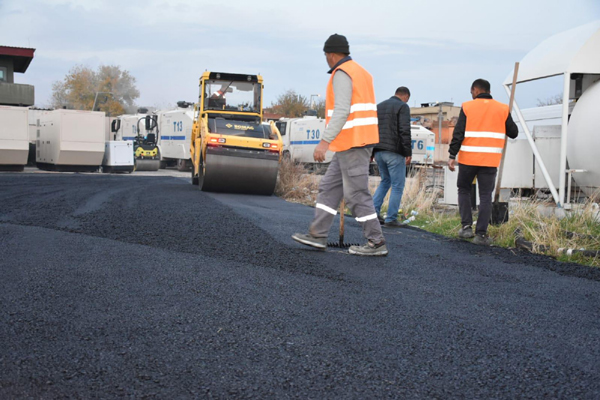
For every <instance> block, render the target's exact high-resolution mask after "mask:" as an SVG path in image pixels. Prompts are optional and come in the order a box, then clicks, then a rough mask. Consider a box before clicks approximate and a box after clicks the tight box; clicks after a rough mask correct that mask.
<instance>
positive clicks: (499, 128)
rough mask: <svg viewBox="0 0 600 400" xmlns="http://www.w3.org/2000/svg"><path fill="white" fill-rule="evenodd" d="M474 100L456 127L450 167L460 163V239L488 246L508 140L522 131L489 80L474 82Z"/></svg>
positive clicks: (451, 168)
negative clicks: (474, 204)
mask: <svg viewBox="0 0 600 400" xmlns="http://www.w3.org/2000/svg"><path fill="white" fill-rule="evenodd" d="M471 97H472V98H473V100H472V101H467V102H466V103H463V105H462V108H461V110H460V115H459V116H458V121H457V122H456V126H455V127H454V133H453V135H452V142H450V148H449V150H448V152H449V153H450V155H449V158H450V159H449V161H448V168H449V169H450V171H454V169H455V168H456V164H457V161H458V166H459V168H458V180H457V186H458V209H459V211H460V218H461V226H462V228H461V229H460V230H459V231H458V236H459V237H461V238H463V239H470V238H472V237H473V236H474V239H473V243H475V244H480V245H485V246H487V245H490V244H491V239H490V238H489V236H488V235H487V228H488V224H489V223H490V217H491V215H492V192H493V191H494V186H495V185H496V172H497V170H498V167H499V165H500V161H501V159H502V149H503V147H504V143H505V141H506V140H507V139H506V137H507V136H508V137H509V138H511V139H514V138H516V137H517V135H518V134H519V128H518V127H517V125H516V124H515V122H514V121H513V119H512V116H511V115H510V112H509V109H508V105H506V104H502V103H500V102H498V101H496V100H494V99H493V98H492V95H491V94H490V83H489V82H488V81H486V80H485V79H477V80H475V81H474V82H473V84H472V85H471ZM457 157H458V158H457ZM475 177H477V185H478V186H479V216H478V217H477V226H476V229H475V235H473V228H472V227H471V226H472V225H473V215H472V213H471V186H472V183H473V179H474V178H475Z"/></svg>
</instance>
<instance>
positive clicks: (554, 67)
mask: <svg viewBox="0 0 600 400" xmlns="http://www.w3.org/2000/svg"><path fill="white" fill-rule="evenodd" d="M564 73H571V74H573V73H583V74H585V73H587V74H598V73H600V20H598V21H594V22H590V23H588V24H585V25H582V26H579V27H577V28H574V29H570V30H568V31H565V32H561V33H559V34H556V35H554V36H551V37H549V38H548V39H546V40H544V41H543V42H541V43H540V44H539V45H537V47H535V48H534V49H533V50H531V51H530V52H529V53H527V55H526V56H525V57H524V58H523V59H522V60H521V62H520V63H519V76H518V80H517V83H519V82H527V81H533V80H536V79H542V78H548V77H551V76H556V75H562V74H564ZM512 79H513V72H512V71H511V72H510V74H509V75H508V76H507V77H506V80H505V81H504V84H505V85H510V84H512Z"/></svg>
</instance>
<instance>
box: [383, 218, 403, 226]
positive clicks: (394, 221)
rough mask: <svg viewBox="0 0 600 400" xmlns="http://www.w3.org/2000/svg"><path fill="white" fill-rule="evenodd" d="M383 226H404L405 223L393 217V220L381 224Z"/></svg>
mask: <svg viewBox="0 0 600 400" xmlns="http://www.w3.org/2000/svg"><path fill="white" fill-rule="evenodd" d="M383 226H384V227H386V228H404V227H405V226H406V224H403V223H402V222H400V221H398V220H397V219H395V220H393V221H390V222H386V223H385V224H383Z"/></svg>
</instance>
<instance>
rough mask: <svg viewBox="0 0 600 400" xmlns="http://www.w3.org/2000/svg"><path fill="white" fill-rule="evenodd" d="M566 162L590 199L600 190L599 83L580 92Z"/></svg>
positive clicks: (574, 111)
mask: <svg viewBox="0 0 600 400" xmlns="http://www.w3.org/2000/svg"><path fill="white" fill-rule="evenodd" d="M568 129H569V130H568V134H569V142H568V143H569V145H568V148H567V160H568V162H569V168H570V169H583V170H586V172H579V173H575V174H573V179H574V180H575V182H576V183H577V184H578V185H579V186H580V187H581V189H582V190H583V192H584V193H585V194H586V195H588V196H590V195H591V194H592V193H594V192H595V191H597V190H598V189H599V188H600V154H599V153H598V150H599V149H600V81H598V82H596V83H594V84H593V85H592V86H590V87H589V88H588V89H587V90H586V91H584V92H583V94H582V96H581V98H580V99H579V101H577V104H576V105H575V108H574V109H573V113H572V114H571V119H570V120H569V128H568Z"/></svg>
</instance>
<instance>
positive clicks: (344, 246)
mask: <svg viewBox="0 0 600 400" xmlns="http://www.w3.org/2000/svg"><path fill="white" fill-rule="evenodd" d="M350 246H360V245H359V244H358V243H344V235H340V241H339V242H329V243H327V247H333V248H337V249H348V248H350Z"/></svg>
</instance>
